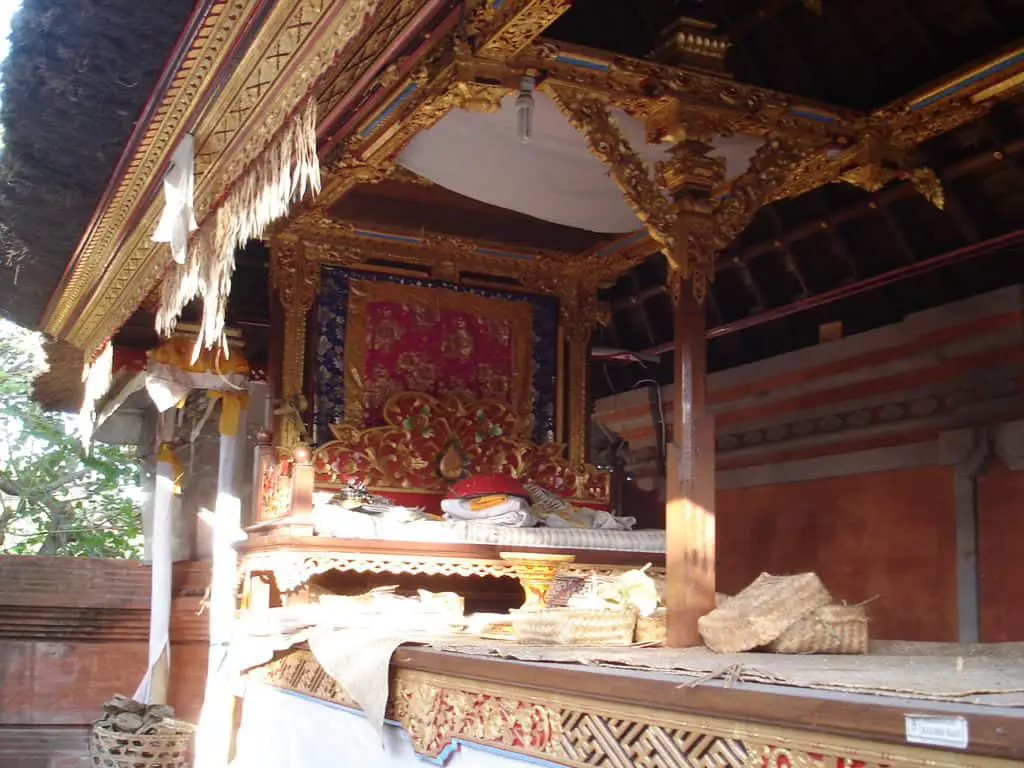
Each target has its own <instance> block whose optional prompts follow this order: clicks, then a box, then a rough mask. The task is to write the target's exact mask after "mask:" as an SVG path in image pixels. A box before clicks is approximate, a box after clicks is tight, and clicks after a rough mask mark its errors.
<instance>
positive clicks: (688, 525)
mask: <svg viewBox="0 0 1024 768" xmlns="http://www.w3.org/2000/svg"><path fill="white" fill-rule="evenodd" d="M709 149H710V147H709V146H708V145H707V144H705V143H702V142H698V141H692V140H690V141H684V142H680V143H679V144H677V145H676V146H675V147H674V148H673V155H674V162H673V163H672V164H670V165H669V166H668V167H666V168H664V169H663V182H664V183H665V186H666V187H668V188H669V189H672V190H673V196H674V198H675V212H676V216H675V222H674V230H673V233H672V244H673V248H672V253H671V256H670V260H669V263H670V264H671V265H674V268H672V269H670V270H669V278H668V279H669V293H670V295H671V297H672V304H673V338H674V339H675V355H674V362H673V377H672V380H673V389H674V398H673V400H674V403H675V406H674V408H673V411H672V444H671V446H670V451H669V455H668V459H667V462H666V478H665V481H666V483H665V504H666V508H665V539H666V540H665V552H666V566H667V571H668V573H667V579H666V585H665V604H666V608H667V616H666V621H667V630H668V637H667V640H666V644H667V645H669V646H673V647H687V646H694V645H700V644H701V637H700V633H699V632H698V630H697V621H698V619H700V617H701V616H703V615H705V614H706V613H708V612H710V611H712V610H714V608H715V427H714V420H713V417H712V416H711V415H710V414H709V413H708V411H707V337H706V328H705V320H704V306H703V304H704V298H705V296H706V295H707V291H708V283H709V282H710V280H712V279H713V278H714V273H715V258H716V256H717V255H718V249H719V247H720V242H719V241H718V240H717V239H716V237H715V235H716V232H715V229H716V223H717V222H716V218H715V213H716V212H715V211H714V210H713V207H712V204H711V194H712V190H713V189H714V188H715V187H716V186H717V185H718V184H720V183H721V181H722V178H723V176H724V166H723V164H722V162H721V161H720V160H718V159H716V158H711V157H708V150H709Z"/></svg>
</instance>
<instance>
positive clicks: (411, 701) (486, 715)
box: [390, 670, 564, 759]
mask: <svg viewBox="0 0 1024 768" xmlns="http://www.w3.org/2000/svg"><path fill="white" fill-rule="evenodd" d="M436 683H437V681H436V680H435V679H434V678H433V676H432V675H429V674H427V673H421V672H414V671H412V670H409V671H406V672H404V673H403V674H400V675H399V676H398V677H397V679H396V680H395V686H394V690H393V692H392V694H391V700H390V704H391V706H390V711H391V714H392V717H393V718H394V719H395V720H397V721H398V722H399V723H400V724H401V726H402V728H404V729H405V732H406V733H408V734H409V737H410V739H411V740H412V744H413V747H414V748H415V749H416V752H417V753H419V754H421V755H425V756H427V757H438V756H439V755H440V754H441V753H442V752H444V751H445V750H446V749H447V748H449V747H450V746H452V743H453V742H454V741H455V740H456V739H460V740H464V741H471V742H474V743H477V744H485V745H487V746H490V747H498V748H501V749H506V750H510V751H513V752H518V751H529V754H531V755H535V756H545V757H548V758H556V759H557V758H560V757H562V756H563V754H564V753H563V750H562V740H563V739H562V721H561V717H560V716H559V713H558V711H557V710H555V709H552V708H550V707H549V706H547V705H546V704H542V703H540V702H535V701H529V700H523V699H518V698H515V697H508V696H494V695H490V694H488V693H484V692H481V691H474V690H473V689H472V683H468V684H467V685H466V686H465V687H463V686H453V685H446V686H443V687H439V686H437V684H436Z"/></svg>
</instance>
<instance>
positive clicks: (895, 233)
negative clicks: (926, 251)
mask: <svg viewBox="0 0 1024 768" xmlns="http://www.w3.org/2000/svg"><path fill="white" fill-rule="evenodd" d="M878 211H879V213H881V214H882V219H883V220H884V221H885V226H886V229H887V230H888V231H889V234H890V235H892V239H893V242H895V243H896V250H898V251H899V252H900V255H901V256H902V257H903V261H904V263H906V264H913V263H914V262H915V261H917V252H916V251H915V250H914V247H913V246H912V245H911V244H910V241H909V240H908V239H907V234H906V232H905V231H904V229H903V225H902V224H901V223H900V222H899V220H897V218H896V217H895V216H893V215H892V211H891V210H889V206H888V205H886V204H885V203H883V204H881V205H879V206H878Z"/></svg>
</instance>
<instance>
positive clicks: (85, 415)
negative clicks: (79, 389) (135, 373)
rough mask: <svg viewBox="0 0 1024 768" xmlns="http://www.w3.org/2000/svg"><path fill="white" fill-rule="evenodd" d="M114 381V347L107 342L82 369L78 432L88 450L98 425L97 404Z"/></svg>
mask: <svg viewBox="0 0 1024 768" xmlns="http://www.w3.org/2000/svg"><path fill="white" fill-rule="evenodd" d="M113 380H114V345H113V344H111V343H110V342H109V341H107V342H106V343H105V344H104V345H103V348H102V349H101V350H100V352H99V354H98V355H97V356H96V358H95V359H94V360H93V361H92V362H91V363H89V362H86V364H85V365H84V366H83V367H82V381H83V382H84V384H85V386H84V393H83V396H82V408H81V410H80V411H79V413H78V431H79V436H80V437H81V439H82V444H83V445H84V446H85V447H86V449H88V447H89V444H90V443H91V442H92V432H93V428H94V425H95V423H96V404H97V403H98V402H99V401H100V400H102V399H103V397H104V395H106V394H107V392H109V391H110V385H111V384H112V383H113Z"/></svg>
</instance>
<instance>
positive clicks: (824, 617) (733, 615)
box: [698, 573, 868, 653]
mask: <svg viewBox="0 0 1024 768" xmlns="http://www.w3.org/2000/svg"><path fill="white" fill-rule="evenodd" d="M717 597H718V600H717V602H718V607H717V608H716V609H715V610H713V611H711V613H709V614H707V615H706V616H704V617H702V618H701V619H700V621H699V623H698V628H699V630H700V634H701V637H702V638H703V639H704V644H705V645H707V647H708V648H710V649H711V650H713V651H715V652H717V653H742V652H743V651H750V650H753V649H755V648H760V649H765V650H769V651H774V652H776V653H867V650H868V617H867V611H866V610H865V608H864V606H863V605H841V604H837V603H835V602H834V601H833V599H832V595H830V594H829V592H828V590H827V589H826V588H825V585H824V584H822V583H821V579H819V578H818V576H817V574H814V573H800V574H796V575H793V576H772V575H771V574H767V573H762V574H761V575H760V576H759V577H758V578H757V579H756V580H755V581H754V582H753V583H752V584H751V585H750V586H749V587H747V588H746V589H744V590H743V591H742V592H740V593H739V594H738V595H736V596H735V597H725V596H717Z"/></svg>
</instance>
